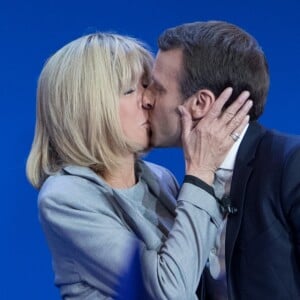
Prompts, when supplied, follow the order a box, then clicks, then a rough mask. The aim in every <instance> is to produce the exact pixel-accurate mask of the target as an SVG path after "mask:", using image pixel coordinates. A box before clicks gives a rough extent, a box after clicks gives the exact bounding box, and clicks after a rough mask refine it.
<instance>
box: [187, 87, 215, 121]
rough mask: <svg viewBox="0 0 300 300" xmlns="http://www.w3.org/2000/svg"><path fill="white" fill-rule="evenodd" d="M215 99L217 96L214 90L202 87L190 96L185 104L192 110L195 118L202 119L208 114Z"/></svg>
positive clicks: (191, 112)
mask: <svg viewBox="0 0 300 300" xmlns="http://www.w3.org/2000/svg"><path fill="white" fill-rule="evenodd" d="M215 100H216V97H215V95H214V94H213V92H211V91H210V90H208V89H202V90H199V91H197V92H196V93H195V94H193V95H192V96H191V97H190V98H188V99H187V100H186V101H185V103H184V106H185V107H186V109H187V110H188V111H189V112H190V114H191V116H192V119H193V120H200V119H201V118H203V117H204V116H205V115H206V114H207V112H208V111H209V109H210V108H211V106H212V104H213V103H214V102H215Z"/></svg>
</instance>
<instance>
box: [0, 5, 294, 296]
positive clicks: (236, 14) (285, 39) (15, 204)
mask: <svg viewBox="0 0 300 300" xmlns="http://www.w3.org/2000/svg"><path fill="white" fill-rule="evenodd" d="M8 3H9V4H8ZM299 6H300V2H299V1H296V0H295V1H289V0H286V1H276V0H273V1H263V0H252V1H248V0H246V1H233V0H228V1H217V0H210V1H209V0H207V1H188V0H186V1H175V0H173V1H163V0H160V1H158V0H154V1H151V2H149V1H148V2H142V1H136V0H134V1H103V2H102V1H95V0H94V1H89V0H86V1H80V2H79V1H76V0H73V1H70V0H69V1H63V0H61V1H57V0H51V1H50V0H45V1H30V0H29V1H19V2H18V1H9V2H8V1H4V0H3V1H1V4H0V33H1V36H0V43H1V48H0V53H1V55H0V100H1V118H0V122H1V124H0V130H1V135H0V136H1V148H0V149H1V150H0V151H1V158H2V173H1V181H0V182H1V195H2V196H1V204H2V205H1V214H0V228H1V245H0V259H1V269H0V299H3V300H6V299H31V300H35V299H39V300H47V299H59V294H58V291H57V290H56V288H55V287H54V285H53V273H52V270H51V260H50V254H49V251H48V249H47V246H46V242H45V239H44V236H43V234H42V230H41V228H40V225H39V223H38V218H37V208H36V197H37V192H36V191H35V190H34V189H33V188H32V187H31V186H30V185H29V184H28V182H27V180H26V178H25V171H24V170H25V162H26V157H27V154H28V152H29V149H30V146H31V142H32V137H33V130H34V122H35V89H36V82H37V78H38V75H39V72H40V71H41V68H42V66H43V64H44V62H45V60H46V58H47V57H48V56H50V55H51V54H52V53H53V52H55V51H56V50H57V49H58V48H60V47H62V46H63V45H64V44H66V43H67V42H69V41H71V40H73V39H75V38H77V37H79V36H82V35H83V34H86V33H90V32H93V31H96V30H98V31H115V32H118V33H121V34H127V35H132V36H135V37H137V38H140V39H142V40H144V41H145V42H146V43H148V44H149V45H150V46H151V47H152V49H153V51H154V52H156V50H157V48H156V38H157V36H158V35H159V33H160V32H161V31H162V30H163V29H165V28H167V27H170V26H174V25H177V24H179V23H183V22H191V21H197V20H210V19H220V20H226V21H229V22H232V23H235V24H237V25H239V26H241V27H243V28H244V29H246V30H247V31H248V32H250V33H251V34H252V35H254V36H255V37H256V38H257V40H258V41H259V42H260V44H261V46H262V47H263V49H264V51H265V53H266V55H267V57H268V61H269V65H270V71H271V89H270V93H269V97H268V103H267V107H266V110H265V114H264V116H263V117H262V119H261V122H262V123H263V124H264V125H266V126H268V127H271V128H277V129H279V130H281V131H286V132H289V133H293V134H300V123H299V118H298V115H299V103H298V101H299V97H298V92H299V78H300V59H299V55H300V26H299V25H300V9H299V8H300V7H299ZM148 159H149V160H152V161H155V162H158V163H161V164H163V165H165V166H167V167H169V168H170V169H171V170H172V171H173V172H174V173H175V175H176V176H177V178H178V180H179V181H181V180H182V178H183V172H184V168H183V160H182V155H181V152H180V150H178V149H169V150H155V151H153V152H152V153H151V154H150V155H148ZM266 159H267V158H266Z"/></svg>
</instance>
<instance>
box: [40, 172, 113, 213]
mask: <svg viewBox="0 0 300 300" xmlns="http://www.w3.org/2000/svg"><path fill="white" fill-rule="evenodd" d="M97 177H98V176H97V175H96V174H95V173H94V172H93V171H92V170H90V169H89V168H84V167H75V166H72V167H71V166H69V167H66V168H63V169H62V170H61V171H59V172H57V173H56V174H53V175H51V176H49V177H48V178H47V179H46V181H45V182H44V184H43V185H42V187H41V189H40V192H39V195H38V204H39V208H40V209H41V208H49V207H53V206H57V205H58V206H68V207H74V208H75V209H84V210H93V209H95V210H96V209H100V208H101V207H102V206H107V205H108V203H109V199H108V198H109V194H110V191H109V189H108V187H107V186H105V185H104V183H103V181H102V180H101V179H100V178H97Z"/></svg>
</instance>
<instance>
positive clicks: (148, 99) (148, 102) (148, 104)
mask: <svg viewBox="0 0 300 300" xmlns="http://www.w3.org/2000/svg"><path fill="white" fill-rule="evenodd" d="M142 106H143V108H144V109H147V110H151V109H153V107H154V97H153V95H151V92H150V91H149V89H145V91H144V94H143V98H142Z"/></svg>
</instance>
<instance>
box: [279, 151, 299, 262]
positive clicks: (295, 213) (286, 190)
mask: <svg viewBox="0 0 300 300" xmlns="http://www.w3.org/2000/svg"><path fill="white" fill-rule="evenodd" d="M282 195H283V197H282V205H283V207H284V208H285V213H286V216H287V220H288V225H289V226H290V228H291V234H292V238H293V242H294V246H295V250H296V251H297V254H296V256H297V257H298V258H299V260H298V263H299V265H300V146H299V147H298V148H297V149H296V150H294V151H292V152H291V153H290V155H289V156H288V159H287V161H286V163H285V167H284V171H283V174H282Z"/></svg>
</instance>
